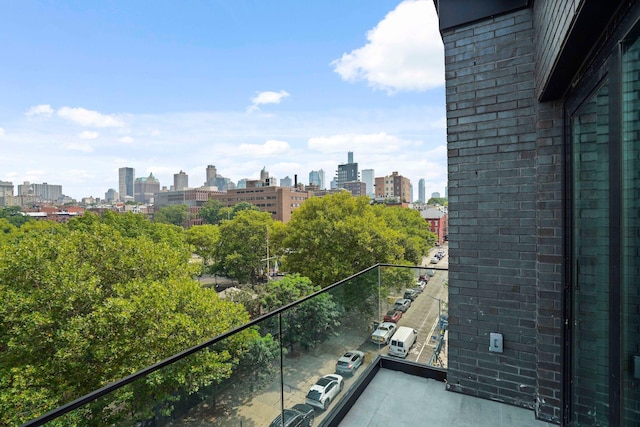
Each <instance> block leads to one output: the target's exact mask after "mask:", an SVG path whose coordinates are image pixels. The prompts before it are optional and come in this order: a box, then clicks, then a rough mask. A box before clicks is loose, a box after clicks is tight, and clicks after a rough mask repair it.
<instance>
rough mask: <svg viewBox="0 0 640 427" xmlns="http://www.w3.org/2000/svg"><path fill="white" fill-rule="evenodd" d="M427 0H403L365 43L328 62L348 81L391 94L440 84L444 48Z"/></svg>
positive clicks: (434, 14)
mask: <svg viewBox="0 0 640 427" xmlns="http://www.w3.org/2000/svg"><path fill="white" fill-rule="evenodd" d="M437 18H438V17H437V14H436V11H435V9H434V6H433V2H432V1H431V0H417V1H416V0H405V1H403V2H402V3H400V4H399V5H398V6H397V7H396V8H395V9H394V10H393V11H391V12H389V13H388V14H387V16H385V18H384V19H383V20H382V21H380V22H379V23H378V25H377V26H376V27H375V28H373V29H372V30H370V31H369V32H368V33H367V44H366V45H364V46H363V47H361V48H359V49H355V50H353V51H351V52H350V53H344V54H343V55H342V57H341V58H340V59H336V60H335V61H333V62H332V63H331V65H332V66H334V70H335V72H336V73H338V74H340V76H341V77H342V79H343V80H346V81H348V82H357V81H366V82H368V84H369V86H371V87H373V88H375V89H381V90H385V91H387V93H389V94H392V93H395V92H402V91H407V92H408V91H424V90H427V89H431V88H434V87H438V86H442V85H443V84H444V47H443V45H442V39H441V38H440V34H439V32H438V19H437Z"/></svg>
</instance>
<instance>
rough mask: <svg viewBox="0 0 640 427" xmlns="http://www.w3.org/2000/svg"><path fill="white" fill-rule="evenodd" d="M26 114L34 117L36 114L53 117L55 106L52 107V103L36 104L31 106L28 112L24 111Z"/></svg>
mask: <svg viewBox="0 0 640 427" xmlns="http://www.w3.org/2000/svg"><path fill="white" fill-rule="evenodd" d="M24 115H25V116H27V117H34V116H44V117H51V115H53V108H51V105H49V104H41V105H35V106H33V107H31V108H29V109H28V110H27V112H26V113H24Z"/></svg>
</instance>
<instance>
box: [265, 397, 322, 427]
mask: <svg viewBox="0 0 640 427" xmlns="http://www.w3.org/2000/svg"><path fill="white" fill-rule="evenodd" d="M314 418H315V413H314V411H313V407H312V406H309V405H306V404H304V403H298V404H295V405H293V408H290V409H285V410H284V427H311V426H312V425H313V420H314ZM269 427H282V414H280V415H278V416H277V417H276V418H275V419H274V420H273V421H271V424H269Z"/></svg>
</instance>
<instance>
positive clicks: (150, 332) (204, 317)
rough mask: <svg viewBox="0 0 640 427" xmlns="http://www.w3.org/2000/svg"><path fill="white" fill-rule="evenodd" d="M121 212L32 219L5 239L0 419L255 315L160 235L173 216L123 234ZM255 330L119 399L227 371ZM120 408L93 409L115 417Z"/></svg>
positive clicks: (163, 393)
mask: <svg viewBox="0 0 640 427" xmlns="http://www.w3.org/2000/svg"><path fill="white" fill-rule="evenodd" d="M113 221H114V218H109V217H107V218H106V219H105V220H104V221H103V220H101V219H99V218H98V217H96V216H87V217H86V218H84V219H83V220H81V221H72V222H70V223H69V225H68V226H67V225H60V224H54V223H45V222H35V223H34V225H33V226H31V227H29V226H28V225H25V226H23V227H21V228H20V229H19V230H18V231H17V232H15V233H12V234H11V235H10V236H9V237H8V238H7V239H4V240H0V300H1V301H2V302H3V303H2V304H0V322H1V323H0V425H15V424H19V423H22V422H24V421H27V420H29V419H32V418H34V417H36V416H37V415H39V414H41V413H43V412H45V411H47V410H50V409H53V408H54V407H56V406H59V405H61V404H63V403H66V402H68V401H70V400H73V399H74V398H77V397H79V396H81V395H83V394H86V393H88V392H90V391H92V390H95V389H98V388H100V387H102V386H104V385H105V384H107V383H109V382H112V381H115V380H117V379H119V378H122V377H124V376H127V375H129V374H131V373H133V372H136V371H138V370H140V369H142V368H143V367H146V366H149V365H152V364H154V363H156V362H158V361H159V360H162V359H164V358H166V357H168V356H170V355H172V354H176V353H178V352H180V351H182V350H184V349H186V348H189V347H191V346H194V345H196V344H199V343H202V342H204V341H206V340H208V339H211V338H213V337H215V336H217V335H219V334H221V333H223V332H226V331H228V330H229V329H231V328H233V327H235V326H238V325H241V324H243V323H246V322H247V321H248V320H249V316H248V314H247V312H246V310H245V309H244V308H243V307H242V306H241V305H240V304H235V303H232V302H229V301H223V300H220V299H219V298H218V295H217V294H216V292H215V291H214V290H211V289H205V288H202V287H201V286H200V285H199V284H198V282H196V281H194V280H193V279H192V276H193V271H192V269H193V267H192V266H191V265H190V264H189V263H188V259H189V258H190V256H191V251H190V245H188V244H187V243H186V242H184V239H182V241H181V240H179V239H178V240H175V239H170V240H171V243H169V242H167V241H165V240H164V239H162V238H158V237H159V236H166V234H167V230H166V227H167V226H166V225H164V224H152V223H149V222H148V221H147V223H148V224H150V226H151V228H158V229H157V230H155V232H154V233H150V235H146V233H145V232H143V231H142V229H138V230H131V229H129V230H127V231H128V233H129V234H131V235H132V236H125V235H123V234H121V232H120V231H119V230H118V227H117V225H112V224H109V222H113ZM120 221H127V222H129V223H136V222H137V219H135V218H133V217H127V216H124V217H123V218H119V219H118V220H115V223H117V224H120V225H122V224H121V223H120ZM147 223H142V222H141V223H140V224H144V225H142V226H141V228H146V227H148V225H147ZM172 227H173V226H172ZM178 228H179V227H178ZM171 230H172V231H171V232H173V231H174V229H171ZM156 238H158V239H157V241H156V240H155V239H156ZM251 337H253V338H251ZM255 339H259V337H258V335H257V331H256V330H247V331H246V332H245V333H242V334H239V335H238V336H234V337H233V338H232V339H230V341H229V342H227V344H226V345H225V349H224V351H222V352H220V351H214V350H209V351H203V352H199V353H198V354H196V355H194V356H192V357H191V359H189V362H188V365H187V364H186V363H184V364H176V365H172V366H171V368H168V369H163V370H162V371H158V372H156V373H155V374H154V375H153V380H152V382H144V381H143V382H141V383H139V384H137V385H136V386H135V388H136V393H134V394H135V396H133V395H131V396H129V395H127V394H126V393H125V395H123V397H122V399H123V400H122V402H121V405H122V408H127V411H128V413H144V412H145V411H149V410H150V408H148V407H146V406H145V402H161V401H163V398H164V397H166V398H169V397H170V396H171V395H172V393H175V392H176V390H185V391H186V392H193V391H195V390H197V389H198V388H200V387H204V386H207V385H209V384H211V383H213V382H216V381H220V380H222V379H223V378H226V377H228V376H229V375H230V374H231V370H232V367H233V366H235V364H236V363H238V361H239V360H241V359H242V355H243V354H244V352H246V346H245V345H244V342H245V341H246V342H249V341H252V340H255ZM150 396H153V398H151V397H150ZM119 407H120V406H119ZM115 415H116V414H115V413H114V412H113V409H111V410H109V408H106V409H105V408H100V410H99V411H98V413H97V414H93V416H94V417H102V418H105V419H109V420H110V421H109V422H114V421H113V419H112V418H113V417H114V416H115ZM116 424H117V422H116Z"/></svg>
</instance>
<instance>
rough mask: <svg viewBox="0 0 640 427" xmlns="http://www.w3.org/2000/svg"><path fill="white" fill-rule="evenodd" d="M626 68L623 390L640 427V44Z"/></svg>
mask: <svg viewBox="0 0 640 427" xmlns="http://www.w3.org/2000/svg"><path fill="white" fill-rule="evenodd" d="M622 66H623V69H622V96H623V103H622V117H623V123H622V129H623V133H622V203H623V208H622V292H621V295H622V364H621V365H622V387H623V394H622V396H623V414H622V420H623V425H638V424H640V387H638V385H639V384H640V379H638V378H634V373H633V371H632V369H633V363H632V362H633V356H638V355H640V309H639V308H640V96H639V91H640V41H638V40H635V41H634V42H633V43H632V44H631V45H629V46H628V48H627V49H626V51H625V53H624V55H623V65H622Z"/></svg>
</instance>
